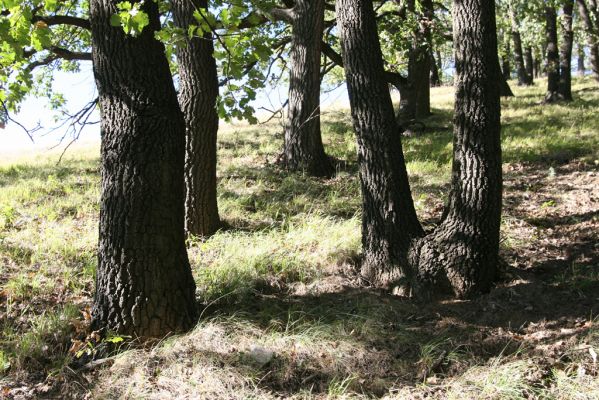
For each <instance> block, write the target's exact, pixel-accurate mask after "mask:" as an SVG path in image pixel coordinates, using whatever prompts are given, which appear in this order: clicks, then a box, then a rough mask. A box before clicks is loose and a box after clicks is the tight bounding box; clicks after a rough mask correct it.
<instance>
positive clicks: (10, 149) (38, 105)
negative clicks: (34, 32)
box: [0, 62, 349, 155]
mask: <svg viewBox="0 0 599 400" xmlns="http://www.w3.org/2000/svg"><path fill="white" fill-rule="evenodd" d="M54 88H55V89H56V90H57V91H59V92H61V93H62V94H63V95H64V96H65V98H66V100H67V109H68V111H69V112H70V113H74V112H77V111H78V110H80V109H81V108H82V107H83V106H85V105H86V104H87V103H88V102H89V101H91V100H93V99H94V98H95V97H96V96H97V91H96V88H95V84H94V78H93V73H92V70H91V63H87V62H82V63H81V71H80V72H78V73H67V72H58V73H56V75H55V81H54ZM287 90H288V89H287V86H286V85H283V84H281V85H280V86H279V87H276V88H265V89H263V90H262V91H260V92H259V93H258V97H257V99H256V100H255V101H254V102H253V104H254V107H255V109H256V114H257V115H258V116H259V119H260V120H263V119H265V118H267V117H268V115H269V113H268V112H267V111H265V110H262V109H261V107H264V108H266V109H268V110H277V109H279V108H280V107H281V105H282V104H283V103H284V102H285V100H286V99H287ZM321 104H322V106H323V107H328V106H331V105H338V106H345V107H347V105H348V104H349V103H348V99H347V91H346V89H345V85H342V86H340V87H338V88H336V89H335V90H333V91H331V92H327V93H322V94H321ZM55 115H57V113H56V112H55V111H53V110H51V109H50V107H49V104H48V100H47V99H46V98H35V97H32V96H30V97H28V98H27V100H26V101H24V102H23V103H22V105H21V111H20V113H18V114H11V117H12V118H14V119H15V120H16V121H18V122H19V123H20V124H22V125H23V126H25V127H26V128H28V129H32V128H34V127H36V126H37V125H38V122H39V123H40V126H41V129H39V130H37V131H35V132H33V133H32V136H33V139H34V143H32V142H31V140H30V139H29V137H28V136H27V134H26V133H25V132H24V131H23V129H22V128H21V127H19V126H18V125H17V124H16V123H14V122H12V121H8V123H7V124H6V127H5V128H4V129H0V143H1V144H0V155H7V154H14V153H16V152H19V153H21V152H29V151H44V150H49V149H51V148H52V147H54V146H57V145H58V146H57V148H61V149H62V148H64V147H65V146H66V145H67V144H68V143H69V142H70V141H71V140H72V135H70V134H68V135H67V136H66V137H65V138H64V140H63V142H62V143H60V139H61V138H62V137H63V135H64V134H65V131H66V128H67V127H66V126H64V127H61V128H59V129H56V130H54V131H52V128H53V127H56V126H57V125H59V123H57V122H54V116H55ZM99 119H100V116H99V114H98V111H97V110H96V111H94V114H93V116H92V117H91V118H90V121H99ZM99 135H100V125H99V124H95V125H90V126H87V127H85V128H84V130H83V131H82V132H81V135H80V138H79V140H78V142H80V143H94V142H97V141H98V139H99Z"/></svg>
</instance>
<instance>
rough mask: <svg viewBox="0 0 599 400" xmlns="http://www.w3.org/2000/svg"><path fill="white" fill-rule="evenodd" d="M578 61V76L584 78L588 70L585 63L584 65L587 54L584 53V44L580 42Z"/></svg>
mask: <svg viewBox="0 0 599 400" xmlns="http://www.w3.org/2000/svg"><path fill="white" fill-rule="evenodd" d="M577 49H578V60H577V61H578V62H577V66H578V68H577V70H578V76H579V77H581V78H583V77H584V73H585V71H586V68H585V65H584V58H585V54H584V46H583V45H581V44H579V45H578V47H577Z"/></svg>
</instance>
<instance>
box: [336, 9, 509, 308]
mask: <svg viewBox="0 0 599 400" xmlns="http://www.w3.org/2000/svg"><path fill="white" fill-rule="evenodd" d="M337 18H338V26H339V29H340V37H341V48H342V51H343V57H344V64H345V66H346V68H345V73H346V80H347V87H348V92H349V97H350V105H351V109H352V118H353V122H354V128H355V130H356V137H357V142H358V154H359V163H360V178H361V182H362V197H363V220H362V243H363V252H364V261H363V264H362V268H361V272H362V274H363V275H364V276H365V277H366V278H367V279H368V280H369V281H370V282H372V283H373V284H375V285H377V286H381V287H395V288H398V289H401V290H398V293H399V292H404V293H405V288H406V286H411V288H412V294H413V295H415V296H419V297H420V296H422V297H426V296H427V295H428V294H430V293H432V292H436V291H442V290H449V291H452V292H453V293H454V294H456V295H457V296H460V297H467V296H471V295H473V294H475V293H478V292H483V291H486V290H488V289H489V288H490V286H491V284H492V282H493V280H494V278H495V275H496V269H497V262H498V248H499V223H500V217H501V191H502V189H501V188H502V175H501V147H500V123H499V120H500V108H499V82H500V80H499V79H498V78H499V77H500V74H501V72H500V69H499V60H498V58H497V39H496V33H495V10H494V5H493V3H491V2H486V1H483V0H478V1H477V0H462V1H457V2H456V3H455V11H454V29H455V34H454V43H456V44H457V49H456V106H455V107H456V117H455V124H454V126H455V131H454V133H455V140H454V164H453V178H452V190H451V194H450V197H449V205H448V208H447V210H446V215H445V218H444V219H443V222H442V223H441V225H440V226H439V227H438V228H437V229H436V230H435V231H434V232H433V233H431V234H430V235H428V236H423V231H422V228H421V227H420V224H419V222H418V220H417V217H416V214H415V211H414V205H413V201H412V197H411V194H410V189H409V184H408V181H407V174H406V170H405V161H404V158H403V154H402V149H401V140H400V138H399V137H398V136H397V135H396V134H395V131H394V127H393V117H392V105H391V99H390V97H389V95H388V91H387V88H386V87H385V84H384V80H383V78H382V70H383V64H382V56H381V52H380V45H379V42H378V36H377V32H376V24H375V19H374V12H373V10H372V3H371V2H369V1H366V0H337Z"/></svg>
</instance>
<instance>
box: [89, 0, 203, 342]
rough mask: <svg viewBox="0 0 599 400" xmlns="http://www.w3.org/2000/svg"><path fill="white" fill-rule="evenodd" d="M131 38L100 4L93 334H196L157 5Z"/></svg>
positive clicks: (105, 2) (177, 131) (106, 4)
mask: <svg viewBox="0 0 599 400" xmlns="http://www.w3.org/2000/svg"><path fill="white" fill-rule="evenodd" d="M142 9H143V10H144V11H145V12H147V14H148V15H149V20H150V24H149V26H147V27H146V28H145V29H144V31H143V33H141V34H140V35H139V36H138V37H136V38H133V37H130V36H126V35H125V33H124V32H123V30H122V28H120V27H113V26H112V25H111V24H110V18H111V16H112V15H113V14H114V12H115V11H116V10H115V8H114V5H113V2H112V1H110V0H92V1H91V3H90V22H91V31H92V48H93V65H94V75H95V79H96V84H97V87H98V92H99V97H100V107H101V118H102V125H101V132H102V148H101V158H102V195H101V200H100V232H99V236H100V240H99V249H98V270H97V276H96V291H95V296H94V307H93V321H92V329H94V330H104V331H106V330H110V331H114V332H117V333H119V334H127V335H134V336H143V337H149V336H154V337H160V336H164V335H166V334H168V333H171V332H179V331H184V330H187V329H189V328H191V327H192V326H193V324H194V322H195V318H196V308H195V283H194V280H193V277H192V274H191V269H190V267H189V261H188V259H187V253H186V249H185V234H184V208H183V197H184V182H183V162H184V156H185V122H184V119H183V114H182V113H181V110H180V108H179V104H178V102H177V95H176V93H175V88H174V86H173V81H172V78H171V74H170V70H169V66H168V62H167V60H166V57H165V54H164V47H163V46H162V44H161V43H160V42H158V41H157V40H156V39H155V38H154V32H155V31H157V30H158V29H160V20H159V18H158V6H157V5H156V3H154V2H151V1H147V2H145V3H144V4H143V6H142Z"/></svg>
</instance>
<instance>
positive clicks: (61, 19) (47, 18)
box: [31, 15, 91, 30]
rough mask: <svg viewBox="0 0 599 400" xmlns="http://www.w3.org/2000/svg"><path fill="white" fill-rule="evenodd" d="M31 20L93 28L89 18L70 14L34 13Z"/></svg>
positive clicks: (50, 24)
mask: <svg viewBox="0 0 599 400" xmlns="http://www.w3.org/2000/svg"><path fill="white" fill-rule="evenodd" d="M31 22H32V23H36V22H44V23H45V24H46V25H48V26H53V25H71V26H76V27H79V28H82V29H87V30H90V29H91V25H90V23H89V20H88V19H85V18H79V17H73V16H70V15H34V16H33V18H31Z"/></svg>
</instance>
